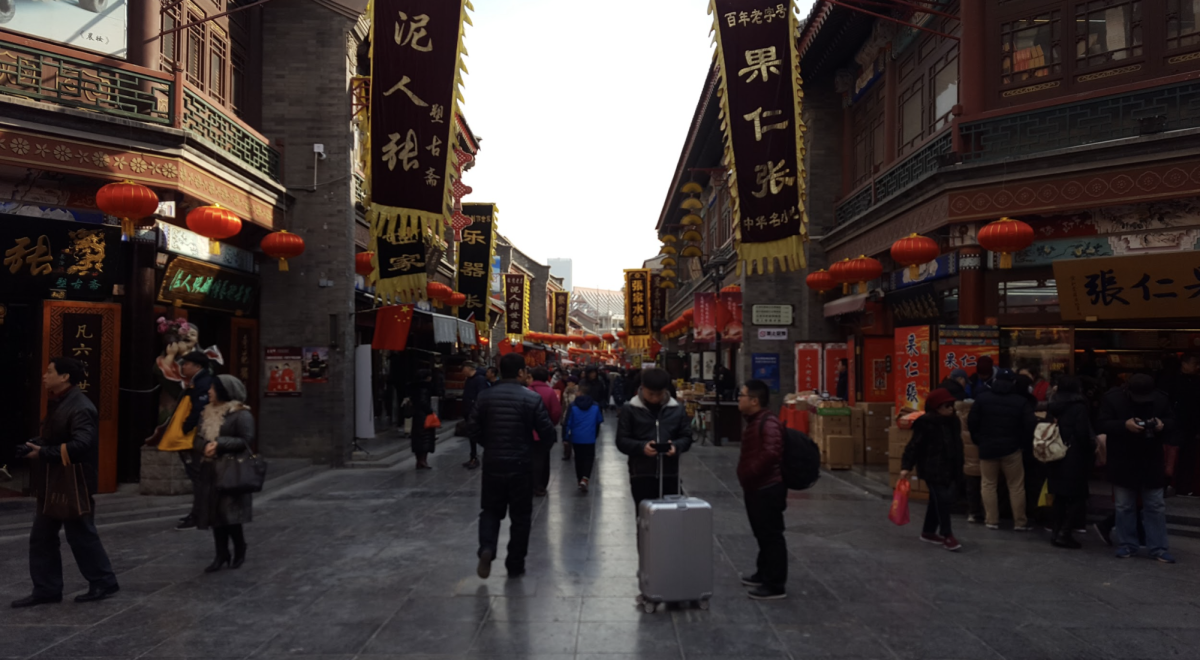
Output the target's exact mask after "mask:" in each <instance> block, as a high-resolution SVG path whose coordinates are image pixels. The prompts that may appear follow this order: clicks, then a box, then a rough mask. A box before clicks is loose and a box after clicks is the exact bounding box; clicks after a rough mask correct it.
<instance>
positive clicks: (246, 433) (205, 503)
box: [196, 374, 254, 573]
mask: <svg viewBox="0 0 1200 660" xmlns="http://www.w3.org/2000/svg"><path fill="white" fill-rule="evenodd" d="M197 436H198V437H197V441H198V443H201V442H202V443H203V445H202V446H203V447H204V462H203V463H202V464H201V467H200V479H199V480H197V483H196V487H197V488H199V489H200V492H199V494H198V496H197V500H198V501H199V503H200V506H199V512H198V514H197V520H196V527H198V528H199V529H209V528H212V531H213V540H214V542H215V544H216V547H217V557H216V559H214V560H213V563H212V564H211V565H210V566H208V568H205V569H204V572H206V573H212V572H215V571H218V570H220V569H221V567H222V566H226V565H227V566H229V567H230V568H239V567H241V565H242V562H244V561H246V538H245V536H244V535H243V534H242V525H243V524H245V523H248V522H250V521H251V519H252V518H253V496H252V495H251V494H250V493H223V492H221V491H219V490H217V468H216V461H218V460H222V457H224V456H228V455H234V456H238V455H241V454H244V453H246V452H250V451H252V450H253V444H254V416H253V415H252V414H251V413H250V406H247V405H246V386H245V385H244V384H242V381H240V380H238V379H237V378H235V377H233V376H230V375H228V374H222V375H220V376H217V377H216V378H215V379H214V380H213V385H212V390H211V391H210V393H209V404H208V406H206V407H205V408H204V414H203V415H201V417H200V426H199V431H198V433H197ZM230 540H232V541H233V556H232V557H231V556H230V554H229V541H230Z"/></svg>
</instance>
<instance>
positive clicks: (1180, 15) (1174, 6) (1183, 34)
mask: <svg viewBox="0 0 1200 660" xmlns="http://www.w3.org/2000/svg"><path fill="white" fill-rule="evenodd" d="M1196 45H1200V0H1167V48H1169V49H1176V48H1186V47H1189V46H1196Z"/></svg>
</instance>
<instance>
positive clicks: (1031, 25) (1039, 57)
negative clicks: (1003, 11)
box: [1000, 11, 1062, 85]
mask: <svg viewBox="0 0 1200 660" xmlns="http://www.w3.org/2000/svg"><path fill="white" fill-rule="evenodd" d="M1061 17H1062V13H1061V12H1058V11H1048V12H1045V13H1043V14H1038V15H1037V16H1032V17H1030V18H1022V19H1019V20H1015V21H1009V22H1007V23H1004V24H1002V25H1001V26H1000V50H1001V54H1002V56H1001V59H1000V70H1001V75H1002V78H1001V83H1002V84H1004V85H1010V84H1014V83H1023V82H1026V81H1029V80H1034V79H1037V78H1043V77H1046V76H1053V75H1058V74H1060V73H1062V49H1061V42H1062V20H1061Z"/></svg>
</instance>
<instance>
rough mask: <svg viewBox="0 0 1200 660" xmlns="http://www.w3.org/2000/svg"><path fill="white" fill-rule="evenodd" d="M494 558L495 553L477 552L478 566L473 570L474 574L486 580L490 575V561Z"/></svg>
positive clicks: (488, 551) (487, 551)
mask: <svg viewBox="0 0 1200 660" xmlns="http://www.w3.org/2000/svg"><path fill="white" fill-rule="evenodd" d="M495 558H496V555H495V553H493V552H492V551H491V550H480V551H479V566H477V567H476V568H475V573H476V574H477V575H479V577H481V578H483V579H485V580H486V579H488V576H489V575H491V574H492V560H493V559H495Z"/></svg>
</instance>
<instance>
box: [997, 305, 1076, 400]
mask: <svg viewBox="0 0 1200 660" xmlns="http://www.w3.org/2000/svg"><path fill="white" fill-rule="evenodd" d="M1013 284H1015V282H1014V283H1013ZM1071 357H1072V356H1071V329H1070V328H1065V327H1039V328H1013V327H1005V328H1002V329H1001V330H1000V364H1002V365H1005V366H1007V368H1009V369H1012V370H1013V371H1020V370H1022V369H1028V370H1030V371H1035V372H1037V373H1038V374H1039V375H1040V376H1041V377H1042V378H1045V379H1046V380H1048V381H1050V382H1051V383H1053V382H1055V381H1056V380H1058V378H1059V377H1060V376H1062V375H1063V374H1066V373H1070V371H1071V361H1072V360H1071Z"/></svg>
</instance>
